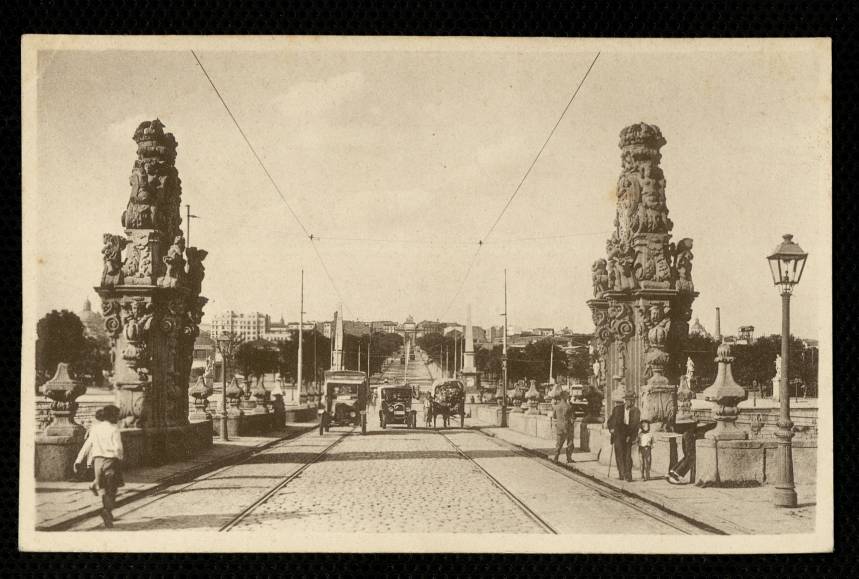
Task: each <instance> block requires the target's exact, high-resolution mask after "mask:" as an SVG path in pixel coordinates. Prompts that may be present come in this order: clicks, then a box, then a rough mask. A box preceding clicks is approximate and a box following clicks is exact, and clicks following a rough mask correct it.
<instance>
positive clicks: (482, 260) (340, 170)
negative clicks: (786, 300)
mask: <svg viewBox="0 0 859 579" xmlns="http://www.w3.org/2000/svg"><path fill="white" fill-rule="evenodd" d="M309 44H310V49H308V46H307V45H301V43H300V42H298V43H296V42H295V41H293V42H291V43H284V42H282V41H281V42H277V43H272V44H271V45H269V46H268V47H267V48H266V49H265V50H247V49H246V48H247V47H246V45H242V46H239V45H237V48H239V47H241V48H245V49H242V50H232V49H230V47H229V46H228V45H227V44H226V41H223V42H222V43H221V44H220V46H222V47H223V49H220V50H219V49H218V46H219V44H217V43H215V44H213V43H212V42H211V41H209V42H206V43H202V42H200V43H198V44H197V45H196V46H197V48H198V55H199V57H200V60H201V61H202V62H203V64H204V66H205V67H206V68H207V70H208V72H209V74H210V75H211V77H212V79H213V80H214V82H215V84H216V85H217V86H218V88H219V90H220V91H221V94H222V95H223V97H224V98H225V100H226V101H227V103H228V104H229V105H230V107H231V109H232V111H233V113H234V114H235V116H236V118H237V119H238V121H239V123H240V124H241V125H242V127H243V129H244V131H245V133H246V134H247V135H248V137H249V139H250V140H251V142H252V143H253V145H254V146H255V148H256V149H257V151H258V152H259V153H260V155H261V156H262V158H263V160H264V162H265V163H266V165H267V167H268V169H269V170H270V172H271V174H272V175H273V177H274V178H275V180H276V181H277V182H278V184H279V186H280V188H281V190H282V191H283V193H284V195H285V196H286V198H287V200H288V201H289V203H290V204H291V205H292V207H293V209H294V210H295V212H296V213H297V214H298V216H299V217H300V219H301V220H302V221H303V223H304V224H305V226H306V227H307V229H308V230H309V231H310V232H312V233H313V234H314V236H316V237H318V238H320V241H317V242H316V246H317V249H318V250H319V253H320V254H321V255H322V257H323V259H324V261H325V263H326V265H327V266H328V269H329V271H330V273H331V276H332V277H333V279H334V282H335V283H336V284H337V286H338V288H339V290H340V293H341V295H342V297H343V301H344V304H343V306H344V309H345V314H346V317H347V318H349V319H354V318H356V317H358V318H360V319H362V320H369V319H392V320H398V321H401V320H403V319H405V317H406V316H407V315H409V314H411V315H413V316H414V318H415V319H416V320H418V321H419V320H421V319H433V320H435V319H442V320H453V319H457V320H459V321H464V318H465V311H466V304H467V303H471V304H472V311H473V318H474V323H476V324H481V325H484V326H488V325H491V324H497V323H500V319H501V318H500V317H499V316H498V315H497V314H498V313H499V312H501V311H502V310H503V270H504V268H505V267H506V268H507V271H508V290H509V294H508V307H509V312H510V323H511V324H513V325H515V326H517V327H532V326H555V327H563V326H569V327H571V328H573V329H575V330H578V331H591V329H592V322H591V317H590V312H589V310H588V308H587V306H586V305H585V301H586V300H587V299H590V298H591V297H592V288H591V275H590V265H591V263H592V262H593V261H594V260H595V259H597V258H599V257H602V256H604V253H605V239H606V237H607V236H608V235H609V232H610V230H611V228H612V220H613V218H614V212H615V200H616V197H615V185H616V181H617V177H618V174H619V171H620V159H619V153H620V152H619V149H618V147H617V142H618V133H619V131H620V130H621V129H622V128H623V127H624V126H626V125H629V124H632V123H637V122H640V121H644V122H648V123H652V124H656V125H658V126H659V127H660V128H661V129H662V133H663V135H664V136H665V138H666V139H667V141H668V144H667V145H666V146H665V147H664V148H663V149H662V154H663V161H662V168H663V170H664V172H665V176H666V179H667V188H666V195H667V203H668V207H669V209H670V216H671V218H672V220H673V221H674V224H675V227H674V231H673V233H674V239H675V240H678V239H680V238H682V237H691V238H693V239H694V253H695V260H694V269H693V277H694V282H695V286H696V289H697V290H698V291H700V293H701V295H700V297H699V298H698V299H697V300H696V302H695V304H694V310H695V311H694V316H699V317H700V318H701V320H702V322H703V323H704V325H705V326H706V327H708V328H709V329H711V330H712V326H713V317H714V313H713V312H714V308H715V307H716V306H721V309H722V327H723V330H724V331H725V332H734V331H736V328H737V326H739V325H745V324H751V325H754V326H756V328H757V329H758V333H777V332H778V331H779V328H780V326H779V323H780V321H779V320H780V302H779V298H778V294H777V292H776V290H775V288H774V287H773V285H772V280H771V278H770V274H769V269H768V267H767V263H766V260H765V257H766V255H767V254H769V253H770V252H771V251H772V250H773V249H774V247H775V246H776V245H777V244H778V242H779V241H780V240H781V235H782V234H783V233H786V232H791V233H793V234H794V235H795V239H796V241H798V242H799V243H800V244H801V245H802V247H803V248H804V249H805V250H806V251H808V252H809V253H810V258H809V260H808V265H807V267H806V270H805V274H804V278H803V283H802V284H800V286H799V288H798V289H797V290H796V292H795V297H794V299H793V306H794V307H793V314H794V315H793V328H792V329H793V331H794V333H796V334H799V335H802V336H808V337H818V333H819V331H820V330H819V328H820V327H821V326H820V316H821V315H822V312H825V311H827V310H828V309H829V304H828V299H826V296H827V293H826V289H825V287H824V286H825V284H824V281H825V279H824V278H823V277H821V276H822V275H825V274H826V273H828V271H829V270H828V265H826V264H825V261H826V260H827V259H828V257H827V256H828V255H829V251H830V248H829V245H830V243H831V241H830V233H829V191H828V190H827V189H826V186H827V184H828V170H829V168H828V160H829V152H828V148H829V142H828V140H827V139H828V130H829V125H828V122H829V121H828V118H829V117H828V107H829V99H828V96H827V95H826V94H821V86H823V87H826V86H828V81H829V77H828V75H829V69H828V64H827V63H826V62H824V61H823V60H822V59H821V52H820V51H815V50H812V48H813V45H811V44H804V45H797V46H794V47H787V46H784V45H783V49H779V50H772V49H771V50H764V49H763V45H762V44H755V43H751V44H745V45H733V46H731V47H729V46H728V45H725V46H724V48H725V50H714V49H713V45H708V48H707V50H702V51H695V52H688V51H680V50H679V49H678V48H679V45H677V44H672V45H666V46H662V47H658V49H648V48H646V47H643V46H637V47H636V46H632V45H630V46H627V47H625V48H624V47H620V46H618V44H617V43H616V42H613V43H608V42H607V43H606V45H605V46H604V47H600V46H599V44H598V43H593V42H590V43H588V44H587V45H583V44H581V43H579V44H577V43H575V42H572V41H571V42H569V43H567V44H566V45H561V44H551V45H548V46H550V47H551V50H548V49H546V46H547V45H539V44H536V43H522V44H519V45H514V46H512V47H508V48H500V46H494V47H493V46H491V45H486V44H484V45H482V46H483V48H481V49H476V48H475V46H476V45H473V46H472V47H471V48H470V49H453V48H452V46H447V47H445V48H446V49H444V50H433V49H432V48H431V47H430V46H429V44H428V43H423V44H421V45H415V47H414V48H415V49H414V50H404V48H405V47H406V45H405V44H402V43H401V44H400V45H399V47H398V48H391V47H390V46H389V47H387V48H384V49H373V48H372V47H371V46H369V45H367V46H365V50H348V49H346V48H344V47H343V46H342V45H337V44H336V43H332V44H331V45H325V44H324V43H322V45H319V44H313V43H312V42H309ZM151 46H152V49H151V50H136V49H135V50H123V51H120V50H107V51H102V50H73V49H71V47H67V49H63V50H49V51H48V50H46V51H41V52H40V53H39V57H38V84H37V90H38V101H37V109H36V113H37V119H38V133H37V146H36V151H37V154H38V158H37V159H38V162H37V165H35V167H36V169H37V185H36V188H35V190H32V191H27V192H26V194H27V195H31V196H35V199H33V198H32V197H30V198H29V199H28V201H31V202H32V205H33V206H34V208H35V211H31V212H29V213H28V214H27V215H25V220H27V222H28V225H29V226H31V227H32V229H31V231H34V232H36V235H35V236H31V238H30V240H29V241H28V242H29V243H33V244H34V245H35V247H36V253H35V255H36V256H37V261H36V263H25V271H26V272H29V273H28V275H32V276H34V278H35V283H36V286H37V288H38V291H37V292H36V295H35V296H26V299H28V300H29V299H32V298H35V299H36V303H35V307H34V309H35V311H36V313H37V314H38V315H40V316H41V315H42V314H44V313H45V312H46V311H49V310H51V309H54V308H70V309H73V310H77V309H79V308H80V306H81V304H82V302H83V300H84V299H85V298H86V297H88V296H89V297H90V298H91V299H92V300H93V303H94V305H95V306H96V307H98V303H99V302H98V299H97V297H96V296H95V293H94V292H93V291H92V287H93V286H94V285H97V283H98V282H99V280H100V275H101V270H102V260H101V254H100V250H101V237H102V233H105V232H114V233H120V232H121V231H122V227H121V225H120V215H121V214H122V211H123V210H124V209H125V206H126V203H127V200H128V195H129V191H130V188H129V185H128V177H129V174H130V172H131V168H132V164H133V162H134V159H135V143H134V142H133V141H132V138H131V137H132V134H133V132H134V129H135V128H136V126H137V125H138V123H139V122H141V121H143V120H149V119H153V118H155V117H158V118H160V119H161V120H162V121H163V122H164V124H165V125H166V127H167V130H168V131H171V132H173V134H174V135H175V136H176V138H177V140H178V142H179V148H178V158H177V162H176V165H177V168H178V170H179V174H180V177H181V179H182V186H183V198H182V203H183V217H184V204H185V203H190V204H191V208H192V212H193V213H194V214H196V215H199V216H200V217H201V219H199V220H194V221H193V223H192V226H191V244H192V245H197V246H200V247H203V248H205V249H207V250H208V251H209V257H208V259H207V260H206V268H207V276H206V280H205V281H204V286H203V289H204V294H205V295H207V296H208V297H209V298H210V302H209V305H208V306H207V308H206V312H207V314H208V315H211V314H213V313H215V312H217V311H221V310H224V309H228V308H232V309H237V310H258V311H262V312H266V313H271V314H272V315H274V316H275V317H279V316H280V314H281V313H283V315H284V316H285V317H286V318H287V319H296V318H297V317H298V300H299V272H300V270H301V268H304V270H305V311H306V312H307V313H306V317H307V318H309V319H329V318H330V317H331V313H332V312H333V311H334V309H335V308H337V306H338V302H339V298H338V296H337V294H336V293H335V291H334V289H333V288H332V284H331V282H330V281H329V280H328V278H327V276H326V274H325V272H324V271H323V269H322V267H321V265H320V261H319V259H318V258H317V256H316V254H315V252H314V250H313V248H312V247H311V243H310V242H309V241H308V240H307V239H306V237H304V236H303V234H302V232H301V229H300V228H299V226H298V225H297V223H296V222H295V220H294V219H293V218H292V217H291V215H290V213H289V211H288V210H287V208H286V207H285V205H284V204H283V202H282V201H281V199H280V197H279V196H278V194H277V193H276V191H275V190H274V189H273V187H272V185H271V184H270V183H269V181H268V180H267V178H266V176H265V174H264V173H263V171H262V170H261V169H260V167H259V166H258V165H257V163H256V161H255V160H254V158H253V156H252V154H251V152H250V150H249V149H248V147H247V146H246V145H245V143H244V141H243V140H242V138H241V136H240V135H239V133H238V131H237V129H236V127H235V126H234V125H233V123H232V121H231V120H230V118H229V116H228V115H227V113H226V111H225V110H224V108H223V106H222V105H221V103H220V101H219V100H218V98H217V96H216V95H215V93H214V92H213V90H212V88H211V87H210V85H209V84H208V82H207V80H206V78H205V77H204V75H203V73H202V71H201V70H200V68H199V67H198V65H197V63H196V62H195V60H194V58H193V56H192V55H191V53H190V52H189V51H188V50H187V48H188V47H191V46H195V43H194V42H193V41H191V42H186V44H185V45H183V47H182V49H175V48H176V47H175V46H166V45H159V44H156V43H153V44H152V45H151ZM165 47H166V48H167V49H164V50H162V49H161V48H165ZM598 47H599V48H602V49H603V52H602V54H601V56H600V57H599V59H598V61H597V63H596V65H595V66H594V68H593V70H592V71H591V73H590V76H589V77H588V78H587V80H586V82H585V83H584V86H583V87H582V89H581V91H580V93H579V94H578V96H577V97H576V99H575V101H574V102H573V104H572V106H571V107H570V109H569V111H568V112H567V114H566V116H565V117H564V119H563V120H562V121H561V123H560V125H559V126H558V128H557V130H556V132H555V134H554V136H553V138H552V139H551V141H550V142H549V143H548V145H547V147H546V149H545V151H544V152H543V154H542V156H541V158H540V159H539V161H538V162H537V164H536V166H535V167H534V169H533V170H532V172H531V174H530V176H529V177H528V179H527V180H526V181H525V183H524V185H523V186H522V188H521V190H520V192H519V194H518V196H517V197H516V198H515V200H514V201H513V203H512V204H511V205H510V207H509V208H508V210H507V212H506V213H505V214H504V216H503V218H502V219H501V221H500V223H499V224H498V226H497V228H496V229H495V231H494V232H493V233H492V235H491V236H490V237H489V239H488V240H487V243H486V244H485V245H484V247H483V249H482V250H481V251H480V254H479V256H478V259H477V261H476V262H475V265H474V267H473V269H472V271H471V275H470V276H469V277H468V279H467V281H466V283H465V285H464V286H463V290H462V292H461V295H460V296H459V297H458V299H457V300H455V301H454V302H453V303H452V304H451V301H452V300H453V298H454V295H455V294H456V292H457V289H458V288H459V286H460V285H461V283H462V280H463V277H464V275H465V272H466V270H467V268H468V265H469V263H470V262H471V260H472V257H473V255H474V252H475V250H476V248H477V245H476V243H477V241H478V240H479V239H481V238H482V237H483V236H484V234H485V233H486V231H487V230H488V229H489V227H490V226H491V225H492V223H493V222H494V221H495V219H496V218H497V216H498V214H499V213H500V212H501V210H502V208H503V207H504V204H505V203H506V201H507V199H508V197H509V196H510V195H511V193H512V192H513V190H514V188H515V187H516V185H517V184H518V182H519V180H520V179H521V178H522V176H523V174H524V172H525V170H526V169H527V168H528V166H529V165H530V163H531V161H532V160H533V158H534V156H535V154H536V153H537V151H538V150H539V148H540V146H541V145H542V144H543V142H544V140H545V138H546V136H547V135H548V134H549V131H550V130H551V128H552V126H553V125H554V124H555V123H556V121H557V120H558V117H559V116H560V114H561V111H562V110H563V108H564V106H565V105H566V103H567V101H568V100H569V98H570V96H571V94H572V92H573V90H574V89H575V87H576V86H577V84H578V83H579V81H580V80H581V78H582V75H583V74H584V72H585V70H586V69H587V67H588V66H589V64H590V63H591V61H592V60H593V58H594V56H595V53H596V50H595V49H597V48H598ZM672 47H673V48H672ZM822 136H823V137H824V138H823V139H821V137H822ZM560 236H566V237H560ZM534 237H554V238H552V239H538V240H528V239H527V238H534ZM332 238H346V239H339V240H338V239H332ZM357 239H364V241H358V240H357ZM376 240H389V241H376ZM396 240H401V241H396ZM824 302H827V303H824Z"/></svg>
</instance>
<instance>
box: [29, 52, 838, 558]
mask: <svg viewBox="0 0 859 579" xmlns="http://www.w3.org/2000/svg"><path fill="white" fill-rule="evenodd" d="M21 63H22V67H21V74H22V94H21V106H22V110H21V114H22V157H23V175H22V282H23V283H22V303H23V326H22V349H21V408H20V415H21V431H20V462H19V464H20V477H19V504H20V511H19V529H18V537H19V549H20V550H22V551H78V552H92V551H96V552H197V553H206V552H212V553H215V552H342V553H352V552H377V553H381V552H399V553H426V552H438V553H468V552H473V553H609V554H612V553H618V554H620V553H731V554H735V553H809V552H830V551H832V549H833V546H834V534H833V527H834V522H833V464H832V462H833V460H832V437H833V428H834V426H835V425H833V412H832V403H833V381H832V270H831V253H832V222H831V220H832V183H831V179H832V164H831V158H832V150H831V149H832V136H831V133H832V112H831V106H832V88H831V85H832V71H831V43H830V40H829V39H826V38H794V39H787V38H784V39H776V38H771V39H730V38H726V39H679V38H678V39H646V40H645V39H621V38H605V39H601V38H586V39H574V38H476V37H475V38H464V37H327V36H313V37H311V36H294V37H289V36H283V37H277V36H270V37H252V36H251V37H237V36H221V37H219V36H165V37H157V36H150V37H142V36H122V37H120V36H62V35H29V36H24V37H22V43H21Z"/></svg>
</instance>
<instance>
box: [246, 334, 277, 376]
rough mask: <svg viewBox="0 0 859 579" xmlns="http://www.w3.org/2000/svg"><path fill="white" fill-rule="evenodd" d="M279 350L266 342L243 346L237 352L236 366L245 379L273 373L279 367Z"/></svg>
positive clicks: (253, 342)
mask: <svg viewBox="0 0 859 579" xmlns="http://www.w3.org/2000/svg"><path fill="white" fill-rule="evenodd" d="M278 353H279V352H278V348H277V346H275V345H274V344H273V343H271V342H268V341H266V340H254V341H252V342H245V343H243V344H241V345H240V346H239V347H238V349H237V350H236V365H237V366H238V367H239V368H240V369H241V371H242V373H243V374H244V375H245V378H250V377H251V376H261V375H262V374H265V373H267V372H273V371H275V370H276V369H277V366H278Z"/></svg>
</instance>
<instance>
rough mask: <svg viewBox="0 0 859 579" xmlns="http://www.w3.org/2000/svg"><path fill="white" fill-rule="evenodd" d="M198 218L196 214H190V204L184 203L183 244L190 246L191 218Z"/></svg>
mask: <svg viewBox="0 0 859 579" xmlns="http://www.w3.org/2000/svg"><path fill="white" fill-rule="evenodd" d="M192 219H199V217H197V216H196V215H191V206H190V205H185V245H187V246H188V247H191V220H192Z"/></svg>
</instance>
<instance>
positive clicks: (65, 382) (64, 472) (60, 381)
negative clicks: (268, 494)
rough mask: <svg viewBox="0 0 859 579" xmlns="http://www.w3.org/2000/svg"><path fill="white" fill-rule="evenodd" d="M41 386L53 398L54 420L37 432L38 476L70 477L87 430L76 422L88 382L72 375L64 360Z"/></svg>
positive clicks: (49, 477)
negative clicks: (81, 398) (81, 381)
mask: <svg viewBox="0 0 859 579" xmlns="http://www.w3.org/2000/svg"><path fill="white" fill-rule="evenodd" d="M41 390H42V393H43V394H44V395H45V396H47V397H48V398H50V399H51V411H50V412H51V422H50V424H49V425H48V426H47V427H46V428H45V432H44V433H39V434H37V435H36V441H35V442H36V457H35V459H36V480H44V481H57V480H66V479H68V478H71V477H72V476H74V469H73V465H74V462H75V458H76V457H77V454H78V452H80V449H81V446H82V445H83V442H84V436H85V434H86V431H85V430H84V427H83V426H81V425H80V424H78V423H77V422H75V413H76V412H77V402H76V400H77V398H78V397H79V396H81V395H82V394H83V393H85V392H86V386H84V385H83V384H81V383H80V382H78V381H77V380H75V379H73V378H72V377H71V376H70V375H69V370H68V364H65V363H63V362H60V363H59V364H57V371H56V373H55V374H54V377H53V378H51V379H50V380H49V381H47V382H45V384H43V385H42V388H41Z"/></svg>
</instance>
